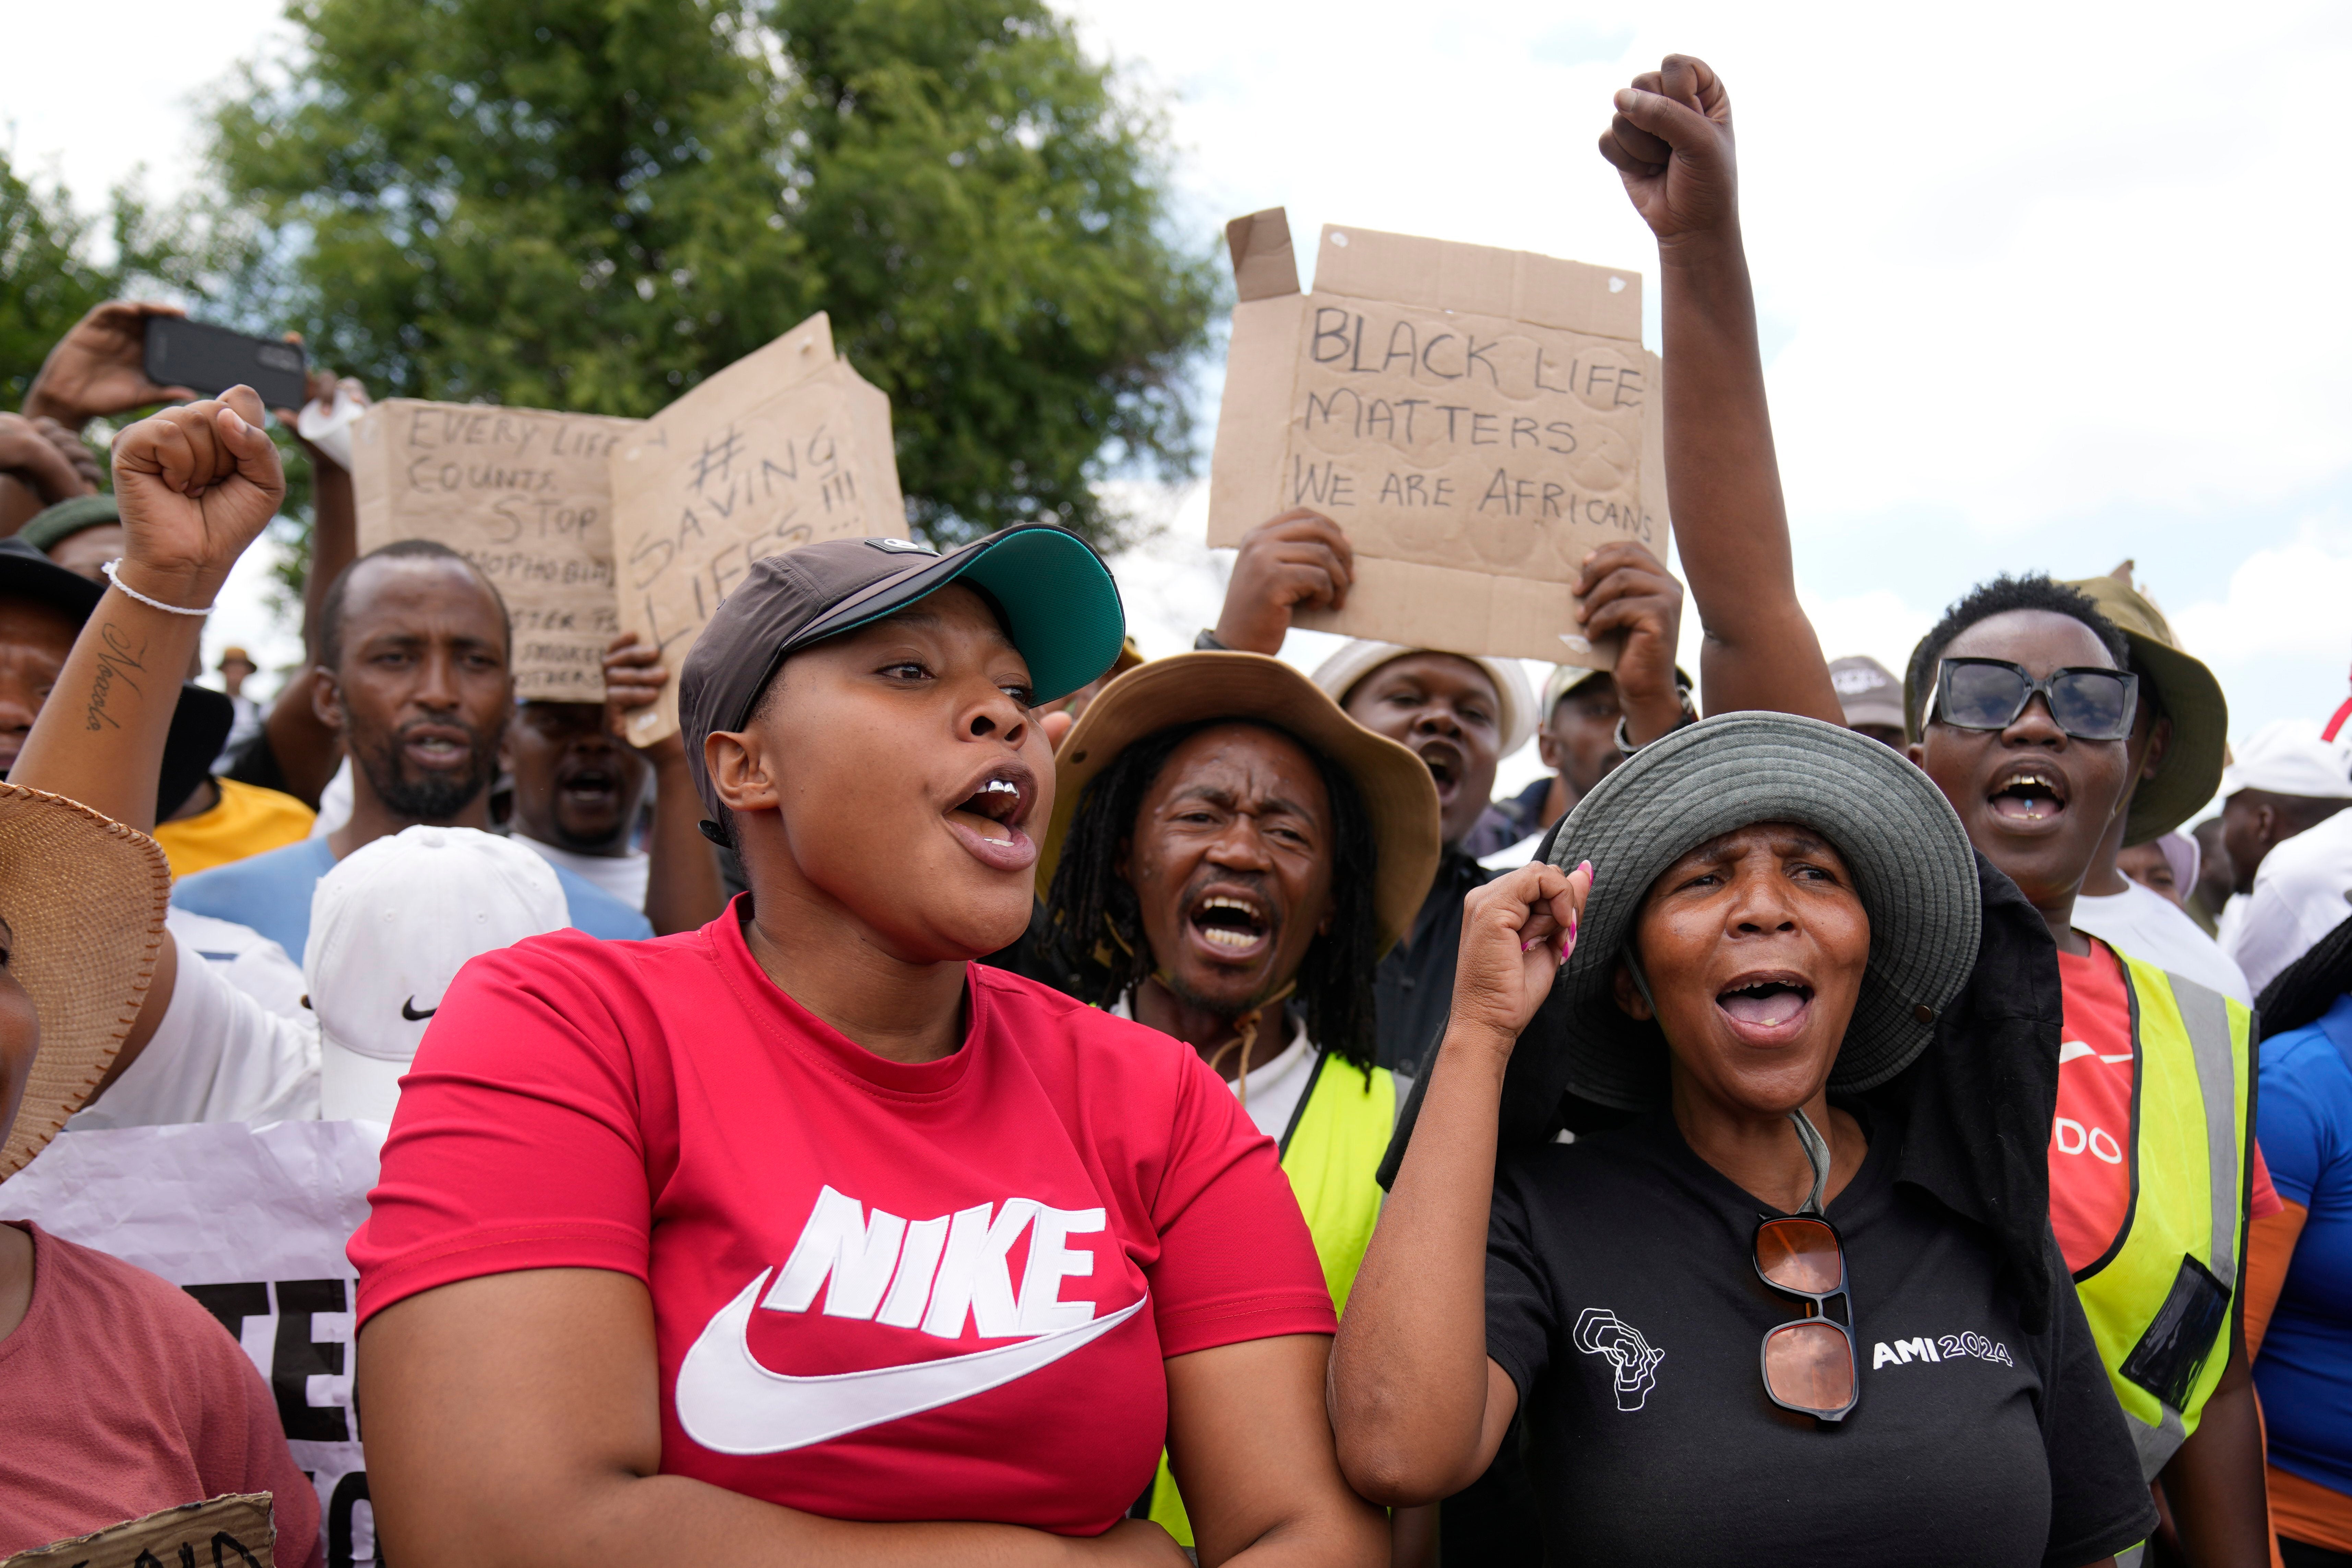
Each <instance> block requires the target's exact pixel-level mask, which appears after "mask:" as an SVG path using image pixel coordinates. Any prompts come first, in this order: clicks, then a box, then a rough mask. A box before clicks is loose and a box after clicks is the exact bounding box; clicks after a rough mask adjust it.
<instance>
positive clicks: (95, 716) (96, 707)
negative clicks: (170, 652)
mask: <svg viewBox="0 0 2352 1568" xmlns="http://www.w3.org/2000/svg"><path fill="white" fill-rule="evenodd" d="M98 636H99V641H100V644H101V645H102V646H101V647H100V649H99V655H98V675H97V677H96V678H95V679H92V680H91V681H90V683H89V704H88V706H86V707H85V708H84V709H83V710H82V728H83V729H84V730H95V729H98V728H99V727H100V724H104V725H106V726H109V727H110V728H113V729H117V730H120V729H121V728H122V724H121V721H120V720H118V719H116V718H115V717H114V716H113V715H112V714H110V713H109V712H108V711H107V710H106V699H107V696H108V694H109V693H110V692H111V691H112V690H113V689H114V683H115V682H116V681H118V680H120V681H121V682H122V684H123V685H125V686H127V687H129V688H130V689H131V695H132V696H133V697H137V696H141V695H142V692H141V690H140V687H139V683H138V682H137V681H136V680H133V679H131V677H130V676H129V675H126V674H125V673H123V672H124V671H126V670H137V671H139V672H140V673H141V674H142V675H143V674H145V673H146V671H147V665H146V662H145V661H146V658H147V645H146V644H145V643H143V642H142V643H141V644H139V645H138V646H137V647H132V646H131V639H130V638H129V637H125V636H123V635H122V631H121V627H119V626H116V625H115V624H114V623H113V622H112V621H108V622H105V623H104V624H103V625H101V626H100V627H99V628H98Z"/></svg>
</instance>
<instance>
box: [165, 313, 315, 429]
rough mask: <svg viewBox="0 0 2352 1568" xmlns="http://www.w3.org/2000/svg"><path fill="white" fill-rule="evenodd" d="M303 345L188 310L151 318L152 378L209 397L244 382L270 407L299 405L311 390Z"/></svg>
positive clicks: (294, 406)
mask: <svg viewBox="0 0 2352 1568" xmlns="http://www.w3.org/2000/svg"><path fill="white" fill-rule="evenodd" d="M306 367H307V361H306V360H305V359H304V357H303V353H302V345H301V344H299V343H289V342H282V341H280V340H278V339H276V338H255V337H247V335H246V334H245V333H243V332H234V331H229V330H228V329H227V328H226V327H215V326H213V325H210V324H209V323H207V322H204V321H190V320H188V319H187V318H186V317H185V316H150V317H149V318H147V346H146V368H147V378H148V379H149V380H150V381H152V382H155V383H157V384H160V385H163V386H189V387H194V389H195V390H196V392H197V393H198V394H199V395H202V396H205V397H212V396H216V395H219V394H221V393H223V392H226V391H227V390H228V389H229V388H230V387H232V386H236V385H237V384H240V383H241V384H244V385H247V386H250V387H251V388H253V390H254V391H256V392H257V393H259V394H260V395H261V405H262V406H263V407H264V408H299V407H300V406H302V404H303V402H304V401H305V400H306V398H307V396H308V388H307V384H306V381H305V370H306Z"/></svg>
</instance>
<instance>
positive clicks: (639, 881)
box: [507, 833, 653, 911]
mask: <svg viewBox="0 0 2352 1568" xmlns="http://www.w3.org/2000/svg"><path fill="white" fill-rule="evenodd" d="M507 837H509V838H511V839H513V840H514V841H515V842H516V843H518V844H520V845H521V846H522V847H524V848H526V849H528V850H530V851H531V852H532V853H533V854H535V855H537V856H538V857H539V858H541V859H542V860H545V861H546V862H547V863H548V864H549V865H551V866H560V867H562V868H563V869H564V870H566V871H569V872H571V873H572V875H573V876H575V877H577V878H579V879H581V880H582V881H583V882H589V883H593V885H594V886H595V888H596V890H597V891H599V892H603V893H610V894H612V895H613V897H614V898H616V899H618V900H621V902H623V903H625V904H626V905H628V906H629V908H631V909H633V910H640V911H642V910H644V909H645V907H646V873H647V872H648V871H649V870H650V869H651V868H652V866H653V858H652V857H651V856H649V855H647V854H646V853H645V851H643V850H641V849H632V850H630V851H629V852H628V853H627V854H626V855H583V854H581V853H580V852H579V851H578V850H576V849H559V848H557V847H555V846H554V845H552V844H542V843H541V842H540V841H539V840H538V839H536V838H533V837H530V835H529V834H527V833H509V834H508V835H507Z"/></svg>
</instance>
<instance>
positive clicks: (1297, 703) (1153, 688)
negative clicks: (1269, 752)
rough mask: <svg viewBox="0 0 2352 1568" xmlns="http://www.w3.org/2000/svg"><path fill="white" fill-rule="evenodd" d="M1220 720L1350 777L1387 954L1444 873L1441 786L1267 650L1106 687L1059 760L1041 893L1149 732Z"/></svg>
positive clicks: (1130, 675)
mask: <svg viewBox="0 0 2352 1568" xmlns="http://www.w3.org/2000/svg"><path fill="white" fill-rule="evenodd" d="M1219 719H1239V720H1255V721H1258V722H1261V723H1265V724H1271V725H1273V726H1274V727H1275V728H1276V729H1278V730H1281V731H1285V732H1286V733H1287V734H1289V735H1290V736H1291V737H1292V738H1293V739H1295V740H1297V741H1298V742H1301V743H1302V744H1304V745H1306V746H1307V748H1308V749H1309V750H1311V751H1315V752H1320V753H1322V754H1323V755H1324V756H1325V757H1327V758H1328V759H1329V760H1330V761H1331V762H1332V763H1336V764H1337V765H1338V766H1339V767H1340V768H1341V769H1342V770H1344V771H1345V772H1346V773H1347V774H1348V776H1349V778H1350V779H1352V780H1354V781H1355V784H1356V793H1357V794H1358V795H1361V796H1362V797H1363V802H1364V811H1365V813H1366V815H1367V816H1370V818H1371V823H1372V843H1373V845H1374V847H1375V848H1376V850H1377V852H1378V854H1379V857H1380V865H1379V867H1378V868H1377V870H1376V872H1375V874H1374V884H1373V894H1372V904H1373V908H1374V910H1375V911H1376V912H1377V914H1378V916H1379V920H1380V928H1381V934H1380V949H1381V952H1387V951H1388V950H1389V949H1390V947H1391V946H1392V945H1394V944H1395V942H1396V941H1397V939H1398V938H1399V937H1401V936H1402V935H1403V934H1404V933H1405V932H1406V931H1410V930H1412V921H1413V917H1414V916H1415V915H1417V914H1419V913H1420V912H1421V902H1422V900H1423V899H1424V898H1426V897H1428V895H1429V884H1430V881H1431V879H1433V878H1434V877H1435V876H1436V875H1437V856H1438V821H1437V785H1436V784H1434V783H1433V781H1432V780H1431V778H1430V776H1429V769H1428V767H1427V766H1426V765H1425V764H1424V763H1423V762H1422V760H1421V759H1420V758H1419V757H1416V756H1414V755H1413V754H1412V752H1408V751H1406V750H1405V749H1404V748H1403V747H1402V746H1400V745H1398V744H1397V743H1396V742H1394V741H1391V740H1387V739H1384V738H1383V737H1381V736H1379V735H1375V734H1373V733H1372V732H1371V731H1370V730H1367V729H1365V728H1364V727H1363V726H1362V725H1360V724H1359V723H1357V722H1356V721H1354V720H1353V719H1350V718H1349V717H1348V716H1347V715H1346V714H1345V713H1343V712H1341V711H1340V710H1339V704H1338V703H1337V702H1334V701H1333V700H1331V699H1330V698H1328V697H1327V696H1325V695H1324V694H1323V693H1322V692H1321V691H1320V690H1318V689H1317V688H1316V685H1315V683H1314V682H1313V681H1311V680H1309V679H1307V678H1306V677H1305V676H1303V675H1301V674H1299V673H1298V671H1297V670H1295V669H1293V668H1291V667H1290V666H1288V665H1286V664H1285V663H1283V662H1282V661H1281V660H1280V659H1278V658H1267V657H1266V656H1265V655H1264V654H1261V653H1228V652H1203V653H1180V654H1175V655H1173V656H1171V657H1170V658H1156V659H1153V660H1152V661H1151V662H1150V663H1149V664H1144V665H1139V666H1138V667H1136V668H1133V669H1130V670H1129V671H1128V672H1127V673H1126V674H1125V675H1122V676H1120V677H1119V678H1118V679H1116V680H1113V681H1112V682H1110V683H1109V684H1108V685H1107V686H1105V687H1104V688H1103V691H1102V695H1101V696H1099V697H1097V698H1096V699H1095V700H1094V702H1093V704H1092V705H1091V706H1089V707H1088V708H1087V711H1086V715H1085V717H1083V718H1081V719H1080V720H1079V721H1077V724H1076V726H1075V727H1074V728H1072V730H1071V731H1070V732H1069V734H1068V735H1067V736H1066V737H1065V738H1064V740H1063V742H1062V748H1061V750H1060V751H1059V752H1056V753H1055V757H1054V778H1055V784H1054V817H1053V821H1052V822H1051V823H1050V824H1049V825H1048V826H1046V829H1045V843H1044V845H1043V846H1042V853H1040V854H1039V856H1038V858H1037V896H1038V897H1039V898H1044V897H1045V895H1046V893H1047V892H1048V891H1049V890H1050V889H1052V887H1053V885H1054V868H1055V866H1057V865H1059V864H1060V863H1061V859H1062V840H1063V839H1064V838H1065V837H1067V836H1068V834H1069V831H1070V819H1071V818H1072V817H1074V816H1076V815H1077V811H1078V801H1079V799H1080V797H1082V796H1083V795H1085V794H1086V792H1087V785H1088V784H1092V783H1094V781H1095V778H1096V777H1097V775H1098V774H1099V773H1101V772H1102V771H1103V770H1104V769H1105V768H1108V766H1110V764H1111V763H1114V762H1116V761H1117V760H1118V756H1119V753H1120V752H1124V751H1126V750H1127V748H1128V747H1129V746H1131V745H1133V744H1134V743H1135V742H1138V741H1140V740H1142V739H1143V738H1144V737H1145V736H1147V735H1156V734H1158V733H1159V732H1160V731H1162V730H1172V729H1174V728H1176V727H1177V726H1178V725H1180V724H1197V723H1202V722H1205V721H1212V720H1219Z"/></svg>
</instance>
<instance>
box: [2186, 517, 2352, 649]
mask: <svg viewBox="0 0 2352 1568" xmlns="http://www.w3.org/2000/svg"><path fill="white" fill-rule="evenodd" d="M2171 620H2172V627H2173V632H2174V635H2175V636H2177V637H2179V638H2180V641H2181V644H2182V646H2183V647H2187V648H2189V650H2190V651H2191V652H2194V653H2196V654H2197V655H2198V656H2200V658H2204V659H2205V660H2207V661H2208V662H2209V663H2211V664H2213V665H2215V666H2217V667H2224V666H2228V665H2232V664H2239V663H2243V662H2245V661H2248V660H2252V659H2256V658H2265V657H2273V656H2279V655H2285V656H2289V657H2293V658H2309V659H2314V660H2319V661H2323V662H2325V663H2326V664H2329V665H2332V666H2334V667H2336V668H2343V667H2344V666H2346V665H2347V663H2352V539H2347V538H2340V537H2339V538H2337V539H2335V540H2332V541H2331V540H2330V538H2329V537H2328V532H2327V531H2326V530H2323V529H2322V528H2320V527H2318V526H2317V525H2315V524H2309V523H2306V524H2305V526H2304V527H2303V528H2302V529H2301V530H2300V531H2298V532H2297V533H2296V535H2295V537H2294V539H2292V540H2290V541H2288V542H2286V543H2284V544H2281V545H2275V546H2273V547H2271V548H2269V549H2264V550H2257V551H2255V552H2253V553H2252V554H2251V555H2249V556H2247V557H2246V558H2245V559H2244V560H2243V561H2242V562H2241V563H2239V565H2238V568H2237V570H2236V571H2234V572H2232V573H2231V574H2230V578H2229V582H2228V584H2227V586H2226V588H2225V589H2224V591H2223V593H2222V594H2221V597H2219V598H2209V599H2200V600H2197V601H2195V602H2194V603H2191V604H2189V605H2183V606H2182V607H2181V608H2180V609H2179V611H2178V612H2177V613H2175V614H2173V615H2172V616H2171Z"/></svg>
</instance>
